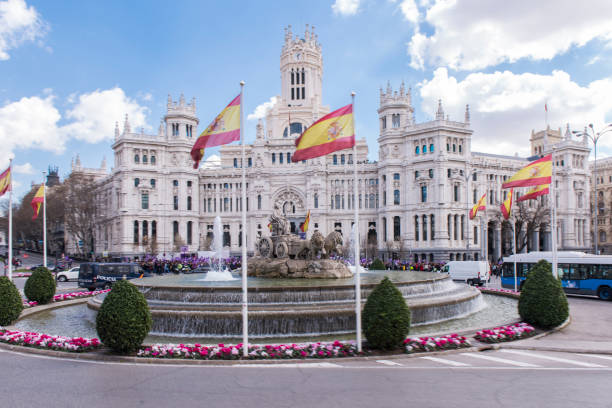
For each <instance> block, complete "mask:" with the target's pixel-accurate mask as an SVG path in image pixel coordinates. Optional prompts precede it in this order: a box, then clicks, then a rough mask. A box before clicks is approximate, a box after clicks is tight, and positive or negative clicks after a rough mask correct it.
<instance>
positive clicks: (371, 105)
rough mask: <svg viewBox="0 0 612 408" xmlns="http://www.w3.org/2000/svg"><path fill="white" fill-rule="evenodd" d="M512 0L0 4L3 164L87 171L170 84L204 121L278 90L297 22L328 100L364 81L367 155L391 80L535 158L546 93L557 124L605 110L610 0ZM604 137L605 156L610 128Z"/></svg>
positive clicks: (373, 155)
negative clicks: (311, 40)
mask: <svg viewBox="0 0 612 408" xmlns="http://www.w3.org/2000/svg"><path fill="white" fill-rule="evenodd" d="M511 3H512V4H504V6H503V7H501V6H500V5H499V3H497V2H484V1H477V0H463V1H454V0H437V1H436V0H396V1H390V0H379V1H376V0H335V1H334V0H326V1H323V0H315V1H292V2H281V1H278V2H273V1H261V2H250V1H249V2H247V1H224V2H212V1H211V2H202V1H175V2H168V1H146V2H145V1H129V2H126V1H105V2H84V1H59V0H57V1H52V2H50V1H33V0H27V1H24V0H0V144H2V145H3V146H4V149H3V150H2V151H0V166H2V167H5V166H6V165H7V164H8V158H9V157H10V156H11V155H12V156H14V157H15V159H14V164H15V166H16V168H15V181H16V186H15V191H16V193H17V195H18V196H19V195H22V194H24V193H25V192H26V191H27V190H28V189H29V186H30V183H31V182H32V181H34V180H39V179H40V178H41V177H42V175H41V172H42V171H43V170H45V169H46V168H47V166H49V165H54V166H59V169H60V175H62V176H64V175H66V174H67V173H68V172H69V170H70V162H71V160H72V159H73V158H74V157H75V155H76V154H77V153H78V154H79V155H80V157H81V161H82V163H83V165H84V166H86V167H97V166H99V165H100V162H101V161H102V158H103V157H106V159H107V161H108V163H109V166H110V165H112V151H111V149H110V143H111V140H112V138H113V129H114V123H115V121H119V123H120V124H121V125H122V123H123V116H124V114H125V113H129V114H130V122H131V125H132V129H133V130H134V129H140V127H144V128H145V131H150V132H156V131H157V127H158V125H159V120H160V118H161V117H162V116H163V114H164V111H165V104H166V100H167V95H168V94H169V93H170V94H172V96H173V97H174V99H178V97H179V95H180V93H181V92H182V93H184V94H185V97H186V98H187V100H190V99H191V98H192V97H195V98H196V101H197V107H198V116H199V118H200V126H199V129H198V130H199V131H202V130H203V129H204V128H205V127H206V125H207V124H208V123H209V122H210V120H211V119H212V118H213V117H214V116H215V115H216V114H217V113H218V112H219V111H220V109H222V108H223V107H224V106H225V104H226V103H227V102H229V101H230V100H231V98H233V96H235V94H237V93H238V92H239V85H238V83H239V81H240V80H245V81H246V83H247V85H246V87H245V111H246V113H247V114H248V113H252V112H254V111H255V109H256V107H257V106H258V105H260V104H262V103H265V102H267V101H269V100H270V98H271V97H272V96H275V95H278V94H279V93H280V82H279V55H280V49H281V46H282V43H283V33H284V31H283V29H284V27H285V26H287V25H288V24H291V25H292V26H293V32H294V34H300V35H303V32H304V29H305V24H311V25H314V26H315V27H316V32H317V34H318V36H319V42H320V43H321V45H322V49H323V60H324V76H323V81H324V82H323V86H324V88H323V100H324V103H325V104H327V105H329V106H330V107H331V108H332V109H333V108H335V107H339V106H342V105H344V104H346V103H348V102H349V100H350V92H351V91H352V90H354V91H356V92H357V99H356V121H357V133H358V137H365V138H366V139H367V140H368V144H369V147H370V159H372V160H376V159H377V151H378V149H377V145H376V138H377V136H378V134H377V129H378V119H377V113H376V109H377V106H378V92H379V87H380V86H381V85H382V86H384V87H386V83H387V81H390V82H391V84H392V86H393V87H394V88H395V89H397V88H398V87H399V85H400V83H401V82H402V81H405V83H406V86H407V87H411V88H412V95H413V106H414V107H415V110H416V119H417V121H418V122H421V121H426V120H429V119H431V118H432V116H433V115H434V112H435V109H436V106H437V101H438V99H439V98H441V99H442V101H443V105H444V108H445V111H446V113H447V114H449V115H450V117H451V119H456V120H463V113H464V111H465V105H466V104H470V109H471V113H472V120H471V123H472V127H473V129H474V131H475V133H474V136H473V148H474V150H478V151H487V152H491V153H503V154H508V153H514V152H518V153H519V154H521V155H527V154H528V150H527V147H528V139H529V134H530V132H531V130H532V129H536V130H539V129H542V128H543V127H544V124H545V120H544V103H545V101H547V102H548V106H549V115H548V119H549V123H550V125H551V127H552V128H555V129H556V128H559V127H563V128H565V126H566V124H567V123H569V124H570V126H571V128H572V129H578V130H580V129H582V128H583V127H584V125H585V124H587V123H593V124H594V125H595V128H596V129H601V128H602V127H603V126H604V125H605V124H606V123H610V122H612V97H610V96H611V95H612V73H611V70H610V67H611V66H612V64H611V63H612V47H611V44H612V25H611V24H609V16H610V15H612V5H611V3H612V2H609V1H607V0H601V1H596V0H593V1H592V2H590V7H589V8H584V7H581V8H577V6H576V5H575V2H573V1H565V0H558V1H552V0H551V1H541V2H538V3H537V6H534V5H533V3H532V2H529V1H524V0H517V1H514V2H511ZM255 123H256V121H255V120H250V121H248V122H247V123H246V129H247V137H248V138H253V137H254V130H255ZM599 146H600V150H599V152H598V155H599V154H601V155H602V156H605V155H609V154H610V153H612V132H610V134H608V135H607V138H606V137H604V138H602V140H601V141H600V145H599ZM207 153H208V154H211V153H214V150H212V149H211V150H210V151H209V152H207Z"/></svg>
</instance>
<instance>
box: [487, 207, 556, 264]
mask: <svg viewBox="0 0 612 408" xmlns="http://www.w3.org/2000/svg"><path fill="white" fill-rule="evenodd" d="M543 197H544V199H541V198H542V197H540V198H538V199H537V200H526V201H520V202H517V203H515V204H514V206H513V207H512V217H513V218H514V225H515V228H516V253H520V252H522V251H523V249H525V248H526V247H527V244H528V243H529V237H530V236H531V235H532V234H533V233H534V232H535V231H538V230H540V229H541V228H542V227H543V226H545V225H549V224H550V209H549V208H548V196H543ZM495 218H496V219H497V221H498V222H500V223H501V222H502V221H504V218H503V216H502V214H501V211H499V210H498V211H497V212H496V214H495Z"/></svg>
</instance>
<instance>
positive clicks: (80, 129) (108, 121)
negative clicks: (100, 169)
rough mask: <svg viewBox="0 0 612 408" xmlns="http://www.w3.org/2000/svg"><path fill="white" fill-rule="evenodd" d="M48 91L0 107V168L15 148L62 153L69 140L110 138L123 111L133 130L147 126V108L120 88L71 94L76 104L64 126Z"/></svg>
mask: <svg viewBox="0 0 612 408" xmlns="http://www.w3.org/2000/svg"><path fill="white" fill-rule="evenodd" d="M50 92H51V91H49V90H45V91H44V93H45V96H44V98H43V97H40V96H32V97H29V98H21V99H20V100H18V101H15V102H8V103H7V104H5V105H4V106H2V107H0V146H2V149H0V167H4V166H7V165H8V161H9V158H11V157H14V153H13V152H14V151H15V150H16V149H38V150H44V151H49V152H54V153H62V152H63V151H64V150H65V147H66V142H67V141H68V140H69V139H78V140H83V141H86V142H88V143H98V142H101V141H104V140H111V139H112V138H113V137H114V127H115V121H118V122H119V123H123V118H124V116H125V114H126V113H127V114H128V115H129V120H130V124H131V127H132V129H133V130H134V131H135V130H137V129H138V128H139V127H144V128H145V129H150V127H149V126H148V125H147V124H146V113H147V112H148V109H147V108H146V107H143V106H140V105H139V104H138V103H136V102H135V101H134V100H133V99H130V98H129V97H127V96H126V95H125V93H124V92H123V90H122V89H121V88H113V89H108V90H102V91H101V90H96V91H93V92H91V93H86V94H81V95H80V96H78V97H77V96H76V95H73V96H71V98H72V99H73V101H76V104H73V106H72V108H71V109H69V110H68V111H67V112H66V114H65V115H64V119H67V121H68V123H67V124H64V125H62V124H60V123H59V122H60V120H62V115H61V114H60V112H59V110H58V109H57V108H56V106H55V96H54V95H53V94H51V93H50ZM24 166H25V165H24ZM24 169H27V168H25V167H24Z"/></svg>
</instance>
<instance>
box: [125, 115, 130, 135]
mask: <svg viewBox="0 0 612 408" xmlns="http://www.w3.org/2000/svg"><path fill="white" fill-rule="evenodd" d="M131 131H132V129H131V128H130V122H129V120H128V114H127V113H126V114H125V122H124V123H123V134H124V135H125V134H128V133H130V132H131Z"/></svg>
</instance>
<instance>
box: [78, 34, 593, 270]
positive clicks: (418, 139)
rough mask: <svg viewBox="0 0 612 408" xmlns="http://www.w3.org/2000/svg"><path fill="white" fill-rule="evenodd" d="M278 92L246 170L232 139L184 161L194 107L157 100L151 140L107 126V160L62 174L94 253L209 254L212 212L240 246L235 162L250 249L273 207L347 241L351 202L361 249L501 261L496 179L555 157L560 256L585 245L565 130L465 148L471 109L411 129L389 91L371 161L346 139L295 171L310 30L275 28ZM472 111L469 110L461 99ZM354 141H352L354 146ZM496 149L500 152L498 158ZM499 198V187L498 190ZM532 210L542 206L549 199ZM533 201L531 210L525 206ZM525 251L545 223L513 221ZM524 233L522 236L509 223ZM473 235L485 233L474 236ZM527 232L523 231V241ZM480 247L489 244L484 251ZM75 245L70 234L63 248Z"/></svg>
mask: <svg viewBox="0 0 612 408" xmlns="http://www.w3.org/2000/svg"><path fill="white" fill-rule="evenodd" d="M280 74H281V75H280V77H281V84H280V88H281V93H280V96H278V98H277V103H276V104H275V105H274V106H273V107H272V108H270V109H269V110H268V111H267V113H266V116H265V121H261V120H260V121H259V123H258V124H257V127H256V139H255V141H254V142H253V143H251V144H248V145H247V147H246V149H247V153H246V157H247V158H246V163H242V161H241V147H240V144H233V145H226V146H222V147H221V148H220V153H219V155H213V156H210V157H209V158H208V159H206V161H205V162H203V163H202V164H201V166H200V168H199V169H198V170H194V169H193V168H192V166H191V164H192V162H191V158H190V156H189V152H190V150H191V148H192V147H193V144H194V141H195V139H196V137H197V134H196V133H195V132H196V129H197V127H198V124H199V123H200V119H199V118H198V115H197V111H196V101H195V98H193V99H192V100H191V101H190V102H187V101H186V100H185V98H184V97H183V95H181V96H180V98H179V99H178V101H174V100H173V99H172V98H171V97H170V96H168V102H167V111H166V115H165V116H164V117H163V120H162V121H161V123H160V125H159V130H158V132H157V134H145V133H143V132H134V131H133V130H132V129H131V127H130V122H129V118H128V117H126V118H125V122H124V123H123V126H122V128H120V127H119V124H116V128H115V139H114V143H113V145H112V148H113V150H114V155H115V157H114V164H113V167H112V168H111V170H110V173H109V171H108V169H107V168H106V164H105V162H104V163H103V166H102V167H101V168H99V169H90V168H83V167H82V166H81V164H80V160H79V158H78V157H77V159H76V162H75V163H74V164H73V167H72V172H82V173H85V174H88V175H91V176H94V177H95V179H96V181H97V183H98V186H99V187H98V189H97V193H96V202H97V203H99V209H98V214H99V217H98V218H97V223H96V227H95V234H94V246H95V254H96V255H100V256H101V255H102V254H105V255H107V256H139V255H143V254H145V253H147V252H150V249H151V242H152V241H155V242H156V244H155V248H154V249H155V250H156V252H157V253H159V254H162V253H166V254H169V253H176V252H179V248H182V249H183V252H188V253H196V252H198V251H203V250H207V249H209V244H210V241H211V239H212V235H213V231H212V229H213V220H214V218H215V217H216V216H220V217H221V219H222V224H223V245H224V247H225V248H226V249H227V250H228V251H229V253H231V254H239V253H240V250H241V249H240V248H241V245H242V233H241V231H242V224H241V166H242V165H245V166H247V169H248V171H247V199H246V206H247V211H248V214H249V217H248V220H247V226H246V228H247V232H248V237H249V238H248V239H247V249H248V253H249V254H250V255H252V254H255V253H256V248H255V243H256V241H257V239H259V238H261V237H263V236H267V235H269V234H270V231H269V228H268V223H269V219H268V216H269V214H270V213H271V212H272V210H273V208H274V207H275V206H277V207H278V208H280V209H282V212H283V214H284V216H285V217H287V219H288V220H289V223H290V232H291V233H295V234H298V233H299V225H300V224H301V223H302V222H303V221H304V219H305V217H306V214H307V212H308V211H310V214H311V216H310V228H309V229H308V231H307V232H306V234H305V236H304V238H306V239H310V237H311V235H312V234H313V233H314V232H315V231H320V232H321V233H322V234H323V235H327V234H329V233H330V232H332V231H338V232H339V233H340V234H342V235H343V236H346V234H347V233H348V232H350V230H351V226H352V223H353V206H359V212H360V225H359V233H360V237H361V242H360V245H361V249H362V254H363V255H364V256H366V257H369V258H372V257H376V256H380V257H381V258H383V259H397V258H402V259H408V260H410V261H412V262H420V261H427V262H441V261H448V260H466V259H473V260H478V259H484V257H485V256H487V257H488V259H490V260H493V261H497V260H499V259H500V258H501V257H502V256H503V255H507V254H509V253H512V232H511V227H510V224H509V222H508V221H504V220H503V218H502V216H501V213H500V210H499V206H500V204H501V202H502V201H503V200H505V198H506V196H505V195H506V193H507V191H506V190H501V189H500V187H501V184H502V183H503V182H504V181H505V180H506V179H507V178H509V177H510V176H511V175H512V174H514V173H515V172H516V171H517V170H519V169H520V168H522V167H524V166H525V165H527V164H528V163H529V161H531V160H534V159H535V158H538V157H541V156H543V155H545V154H548V153H551V152H552V153H553V160H554V163H555V191H556V205H557V223H558V228H557V242H558V247H559V249H560V250H580V251H584V250H589V249H590V248H591V233H590V231H591V224H590V221H589V220H590V212H589V197H590V195H589V192H590V185H589V168H588V159H587V158H588V155H589V152H590V149H589V147H588V145H587V140H586V138H579V139H578V138H576V137H575V136H573V135H572V133H571V131H570V129H569V127H568V128H567V129H566V130H565V131H563V130H562V129H559V130H553V129H550V128H549V129H546V130H544V131H538V132H532V134H531V135H517V137H522V138H524V139H525V143H530V144H531V154H532V156H531V157H518V156H511V155H503V154H489V153H480V152H475V151H472V147H471V139H472V130H471V127H470V111H469V106H468V105H466V108H465V116H464V117H463V118H450V117H448V116H447V115H446V114H445V112H444V106H443V101H439V103H438V109H437V111H436V112H435V119H434V120H431V121H428V122H424V123H416V122H415V119H414V107H413V106H412V103H411V90H410V88H406V86H405V85H404V84H403V83H402V84H401V85H400V86H399V89H395V90H394V89H393V88H392V86H391V85H389V84H387V86H386V87H385V88H381V89H380V101H379V108H378V111H377V112H376V113H375V112H361V114H362V115H374V114H377V115H378V117H379V124H380V133H379V136H378V147H377V148H378V160H376V161H370V160H368V158H367V157H368V152H369V149H370V148H371V147H372V146H368V145H367V143H366V142H365V138H363V135H357V157H353V153H352V150H350V149H349V150H346V151H339V152H336V153H334V154H330V155H328V156H325V157H320V158H315V159H311V160H306V161H304V162H299V163H292V161H291V155H292V154H293V152H294V151H295V144H294V141H295V139H296V138H297V137H298V136H299V135H300V134H301V133H302V132H303V131H304V130H305V129H306V128H308V127H309V126H310V125H311V124H312V123H313V122H315V121H316V120H317V119H318V118H320V117H321V116H323V115H325V114H327V113H329V111H330V108H329V106H326V105H324V104H323V51H322V47H321V44H319V42H318V39H317V35H316V34H314V33H310V32H309V31H306V33H305V35H304V37H303V38H299V37H298V36H294V35H293V33H292V32H291V31H290V28H289V29H288V30H286V33H285V38H284V43H283V45H282V50H281V57H280ZM466 102H469V101H466ZM360 136H361V137H360ZM500 153H502V152H500ZM353 160H357V162H358V191H359V193H358V195H357V197H354V195H353V193H352V192H353V187H352V183H353V177H352V167H353ZM500 191H506V192H504V193H503V195H502V193H500ZM484 193H487V198H486V200H487V202H486V211H483V212H482V213H481V214H480V215H479V216H478V217H476V218H475V219H474V220H469V219H468V216H467V214H468V211H469V209H470V208H471V207H472V206H473V205H474V204H475V203H476V201H477V200H478V198H480V197H481V196H482V195H483V194H484ZM541 199H543V200H540V201H539V203H536V204H537V205H542V206H547V205H548V198H547V196H544V197H541ZM530 205H531V206H534V203H531V204H530ZM516 222H517V224H519V225H518V226H517V233H518V234H522V237H521V238H520V239H522V240H524V241H525V242H526V245H525V246H524V248H523V251H527V250H529V251H532V250H536V251H537V250H550V247H551V239H550V222H549V221H546V220H541V221H539V222H538V225H537V226H535V227H531V228H527V225H526V224H527V223H528V221H527V220H516ZM521 223H524V224H525V225H524V226H523V228H522V229H521V226H520V224H521ZM483 231H484V232H483ZM525 234H528V236H525ZM483 242H486V245H483ZM75 245H76V243H75V242H74V240H70V239H69V238H67V243H66V251H67V252H73V251H72V250H71V249H72V247H74V246H75Z"/></svg>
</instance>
